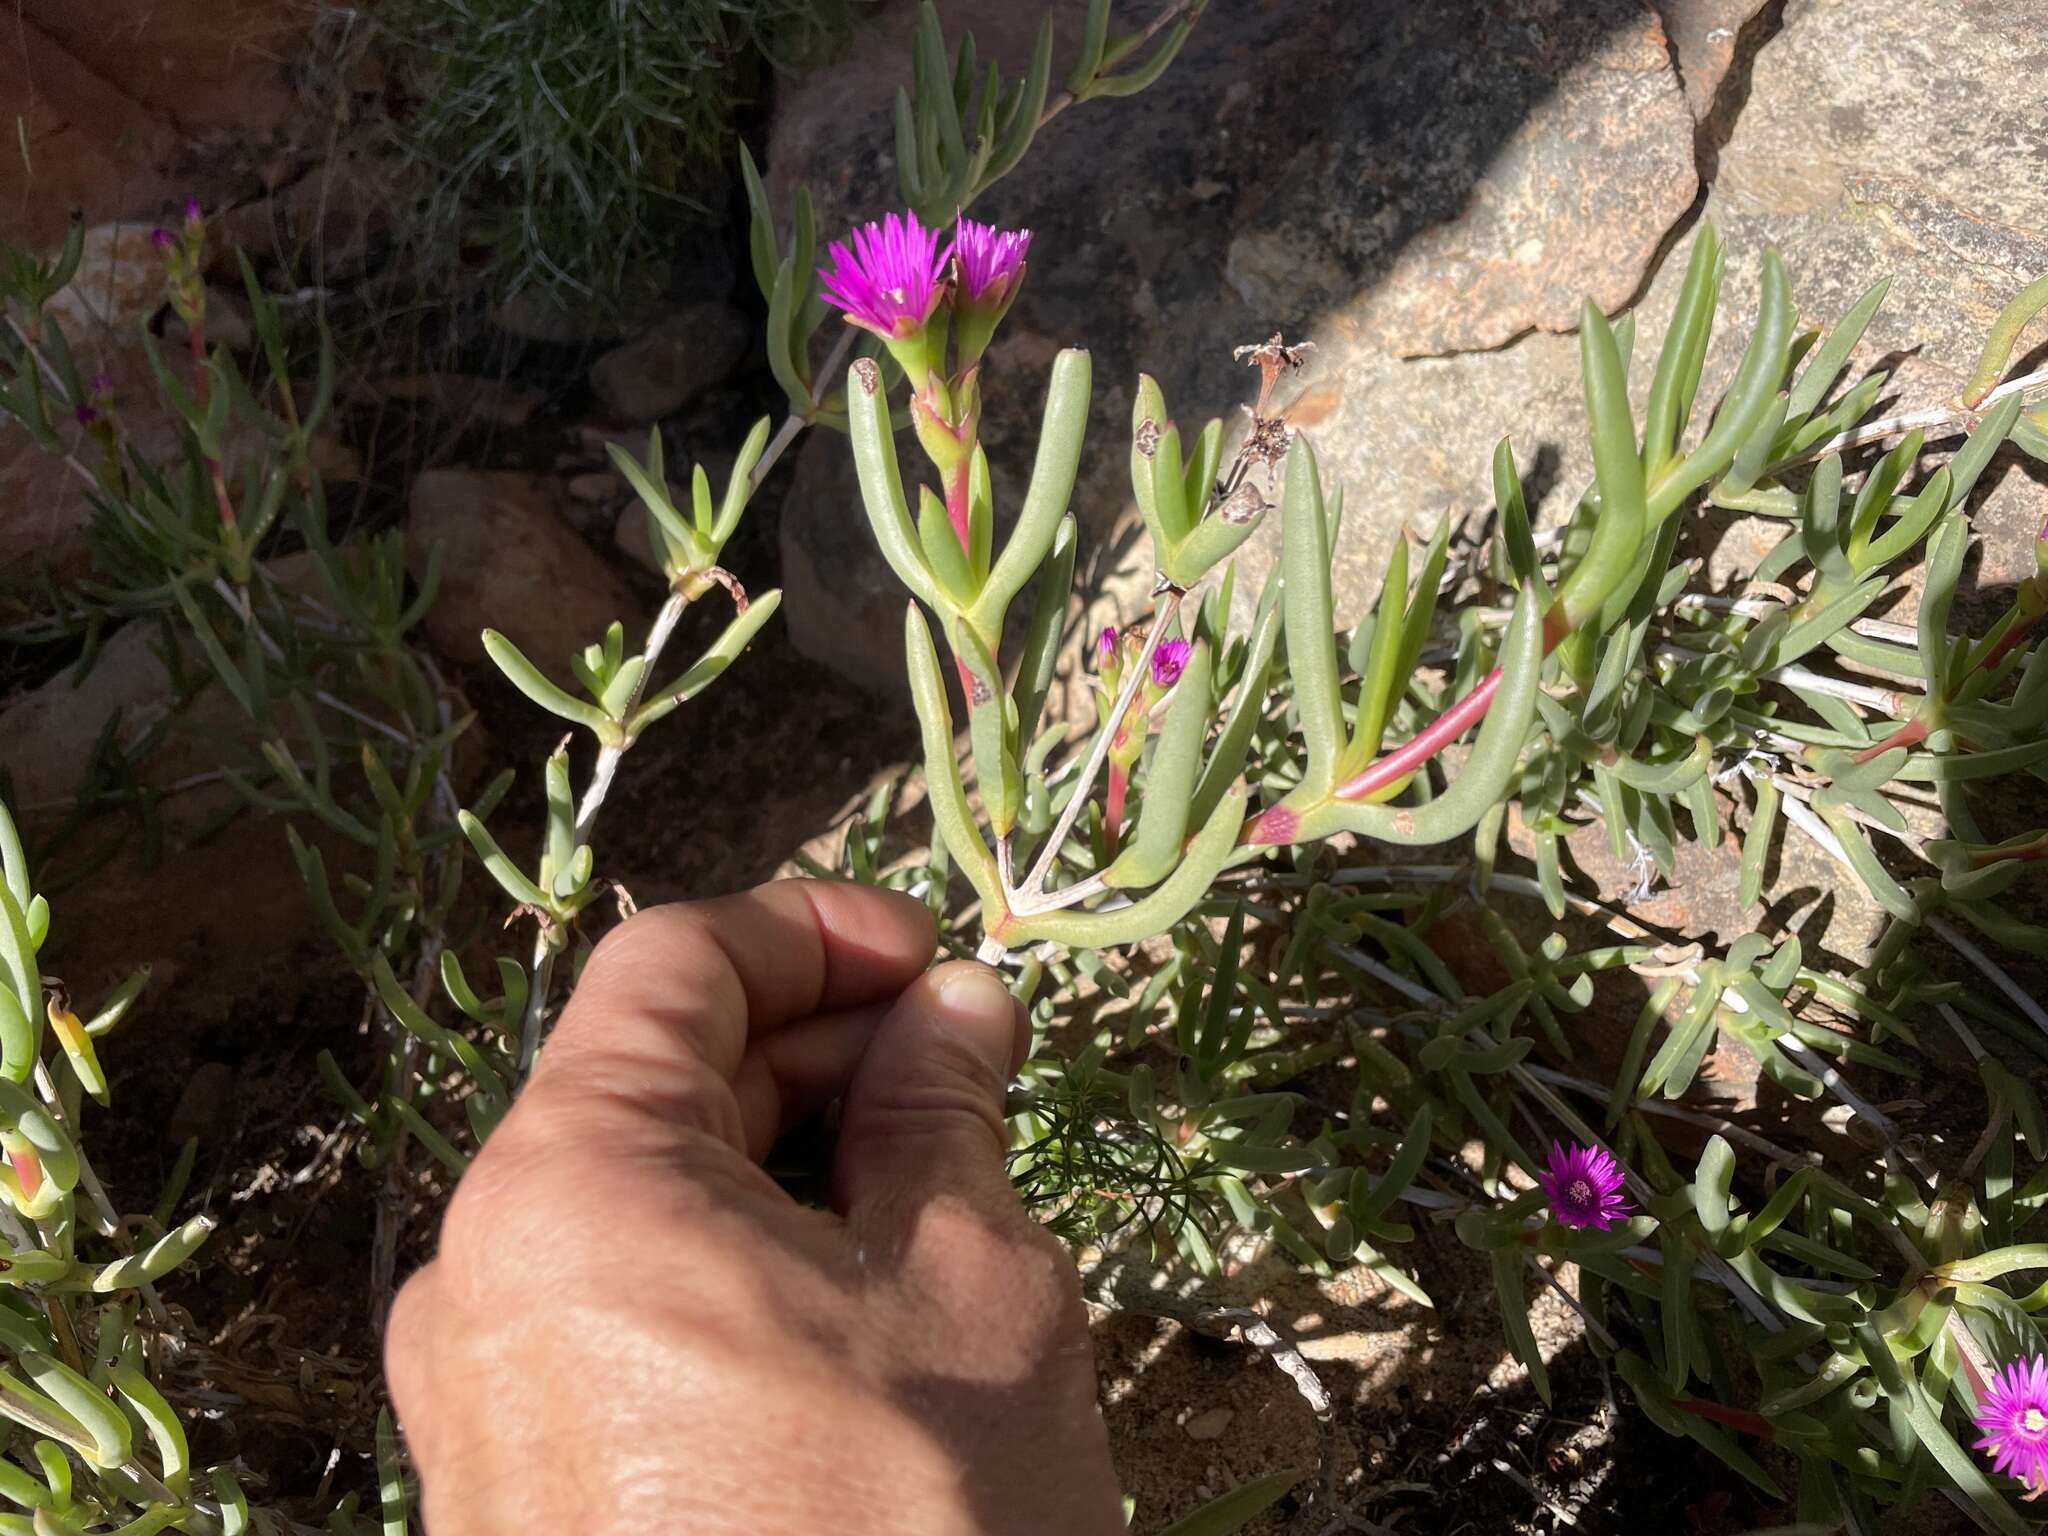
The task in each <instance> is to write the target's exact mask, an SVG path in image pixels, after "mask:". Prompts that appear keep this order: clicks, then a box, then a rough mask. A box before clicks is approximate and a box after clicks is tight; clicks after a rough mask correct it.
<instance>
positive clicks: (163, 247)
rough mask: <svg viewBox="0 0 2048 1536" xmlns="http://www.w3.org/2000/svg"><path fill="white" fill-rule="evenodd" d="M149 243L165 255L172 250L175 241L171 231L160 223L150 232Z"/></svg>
mask: <svg viewBox="0 0 2048 1536" xmlns="http://www.w3.org/2000/svg"><path fill="white" fill-rule="evenodd" d="M149 243H150V244H151V245H152V246H154V247H155V248H156V251H157V254H158V255H164V254H167V253H168V252H169V251H170V248H171V246H172V244H173V243H174V242H173V239H172V236H171V232H170V231H169V230H168V229H165V228H164V227H163V225H161V224H159V225H157V227H156V228H155V229H152V230H151V231H150V232H149Z"/></svg>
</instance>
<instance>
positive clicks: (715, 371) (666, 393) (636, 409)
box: [590, 304, 748, 421]
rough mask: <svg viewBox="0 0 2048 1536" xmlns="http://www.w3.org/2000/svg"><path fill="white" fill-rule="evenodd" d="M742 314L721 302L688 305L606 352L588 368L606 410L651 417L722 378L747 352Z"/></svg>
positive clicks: (618, 415) (619, 416)
mask: <svg viewBox="0 0 2048 1536" xmlns="http://www.w3.org/2000/svg"><path fill="white" fill-rule="evenodd" d="M747 342H748V327H747V322H746V319H745V317H744V316H742V315H741V314H740V312H739V311H738V310H736V309H733V308H731V307H730V306H729V305H725V304H692V305H691V306H690V307H689V308H687V309H684V310H680V311H678V312H677V313H675V314H673V315H670V316H668V317H667V318H666V319H664V320H662V321H660V322H659V323H658V324H656V325H654V326H652V327H650V328H648V329H647V330H646V331H644V332H642V333H641V334H640V335H638V336H636V337H634V338H633V339H632V340H631V341H628V342H627V343H626V344H625V345H624V346H622V347H618V348H615V349H614V350H612V351H610V352H607V353H606V354H605V355H604V356H603V357H601V358H599V359H598V360H597V363H596V365H595V366H594V367H592V369H591V370H590V382H591V386H592V387H593V388H594V389H595V390H596V391H597V398H598V399H599V401H601V402H602V403H603V405H604V408H605V411H606V412H607V413H608V414H609V415H610V416H612V417H613V418H615V419H616V420H620V421H654V420H656V419H658V418H660V417H663V416H667V415H670V414H672V413H673V412H675V411H678V410H681V409H682V408H683V407H684V406H686V405H688V404H689V403H690V402H691V401H692V400H694V399H696V398H697V397H698V396H699V395H701V394H703V393H704V391H705V390H707V389H709V388H711V387H712V386H713V385H715V384H718V383H720V382H722V381H723V380H724V379H725V377H726V376H727V375H728V374H730V373H731V372H732V370H733V369H734V368H735V367H737V366H738V365H739V361H740V359H741V358H743V357H745V356H746V355H747Z"/></svg>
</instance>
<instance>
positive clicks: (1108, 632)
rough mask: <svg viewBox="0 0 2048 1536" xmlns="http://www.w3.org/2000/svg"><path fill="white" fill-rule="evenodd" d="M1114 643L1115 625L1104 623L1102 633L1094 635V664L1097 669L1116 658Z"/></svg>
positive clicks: (1115, 636) (1107, 664) (1115, 635)
mask: <svg viewBox="0 0 2048 1536" xmlns="http://www.w3.org/2000/svg"><path fill="white" fill-rule="evenodd" d="M1116 643H1117V633H1116V626H1115V625H1114V624H1108V625H1105V626H1104V627H1103V630H1102V633H1101V634H1099V635H1097V636H1096V637H1095V666H1096V669H1097V670H1098V671H1100V670H1101V669H1102V668H1104V667H1107V666H1109V665H1110V664H1111V663H1112V662H1114V661H1115V660H1116Z"/></svg>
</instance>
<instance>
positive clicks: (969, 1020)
mask: <svg viewBox="0 0 2048 1536" xmlns="http://www.w3.org/2000/svg"><path fill="white" fill-rule="evenodd" d="M935 989H936V991H937V994H938V999H939V1006H940V1007H941V1008H943V1009H944V1010H945V1012H946V1022H947V1024H949V1025H950V1026H951V1027H952V1028H953V1030H954V1031H955V1032H956V1033H957V1034H958V1035H959V1036H960V1038H961V1039H962V1040H964V1041H965V1042H966V1043H967V1044H968V1045H970V1046H972V1047H973V1048H974V1050H975V1053H976V1054H977V1055H979V1056H980V1057H981V1058H982V1059H983V1060H984V1061H986V1062H987V1063H988V1064H989V1065H990V1066H991V1067H993V1068H994V1069H995V1073H996V1076H998V1077H1000V1078H1002V1079H1004V1080H1005V1081H1007V1080H1008V1079H1009V1076H1010V1052H1011V1049H1012V1047H1013V1046H1014V1044H1015V1041H1016V1034H1017V1004H1016V1002H1015V1000H1014V999H1012V998H1011V996H1010V989H1009V988H1008V987H1006V986H1004V985H1003V980H1002V978H1001V977H1000V976H998V975H997V974H996V973H995V972H994V971H992V970H990V969H989V968H988V967H987V966H985V965H977V964H975V963H973V962H972V961H957V962H955V963H954V964H952V965H947V966H942V967H941V968H940V970H939V974H938V977H937V980H936V984H935Z"/></svg>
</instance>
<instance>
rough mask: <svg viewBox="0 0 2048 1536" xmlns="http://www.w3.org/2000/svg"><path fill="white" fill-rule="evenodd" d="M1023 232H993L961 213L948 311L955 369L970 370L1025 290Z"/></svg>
mask: <svg viewBox="0 0 2048 1536" xmlns="http://www.w3.org/2000/svg"><path fill="white" fill-rule="evenodd" d="M1030 249H1031V231H1030V230H1028V229H997V228H996V227H995V226H994V225H993V224H977V223H976V222H975V221H974V220H972V219H970V218H967V217H966V216H965V215H963V216H962V217H961V218H960V219H959V221H958V222H957V224H956V225H955V227H954V232H953V251H952V256H953V312H954V318H955V322H956V327H957V329H956V333H955V335H956V344H957V348H958V353H959V362H960V366H961V367H962V368H963V369H964V368H972V367H973V366H974V365H975V364H976V363H977V362H979V361H980V360H981V354H982V353H983V352H985V351H987V350H988V344H989V338H990V337H992V336H993V335H994V334H995V329H996V327H997V326H998V325H999V324H1001V323H1002V319H1003V316H1004V315H1006V314H1008V313H1009V311H1010V306H1011V304H1013V303H1015V302H1016V298H1017V291H1018V290H1019V289H1020V288H1022V287H1023V286H1024V256H1025V253H1026V252H1028V251H1029V250H1030Z"/></svg>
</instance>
